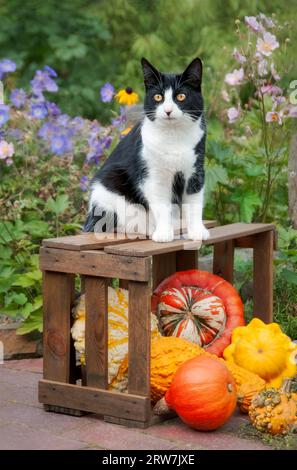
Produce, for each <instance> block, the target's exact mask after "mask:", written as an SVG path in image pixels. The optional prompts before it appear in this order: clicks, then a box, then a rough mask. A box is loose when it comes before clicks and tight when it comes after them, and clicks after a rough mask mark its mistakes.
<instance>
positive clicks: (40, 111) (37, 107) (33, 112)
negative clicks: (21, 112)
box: [29, 102, 47, 119]
mask: <svg viewBox="0 0 297 470" xmlns="http://www.w3.org/2000/svg"><path fill="white" fill-rule="evenodd" d="M29 115H30V116H31V117H32V118H34V119H44V118H45V117H46V116H47V107H46V105H45V103H43V102H41V103H32V104H31V106H30V111H29Z"/></svg>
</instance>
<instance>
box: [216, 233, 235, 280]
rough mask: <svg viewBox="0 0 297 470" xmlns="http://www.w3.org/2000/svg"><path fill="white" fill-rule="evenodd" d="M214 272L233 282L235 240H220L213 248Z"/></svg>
mask: <svg viewBox="0 0 297 470" xmlns="http://www.w3.org/2000/svg"><path fill="white" fill-rule="evenodd" d="M213 250H214V251H213V273H214V274H217V275H218V276H221V277H222V278H224V279H225V280H226V281H228V282H230V283H231V284H232V283H233V271H234V240H228V241H225V242H219V243H216V244H215V245H214V248H213Z"/></svg>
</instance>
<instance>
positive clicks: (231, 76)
mask: <svg viewBox="0 0 297 470" xmlns="http://www.w3.org/2000/svg"><path fill="white" fill-rule="evenodd" d="M243 78H244V71H243V68H242V67H241V68H240V69H239V70H237V69H235V70H233V72H231V73H227V75H226V76H225V82H226V83H228V85H240V84H241V82H242V80H243Z"/></svg>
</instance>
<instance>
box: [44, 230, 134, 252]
mask: <svg viewBox="0 0 297 470" xmlns="http://www.w3.org/2000/svg"><path fill="white" fill-rule="evenodd" d="M125 241H127V242H129V241H131V240H129V238H127V236H126V235H125V234H123V233H94V232H87V233H81V234H79V235H69V236H66V237H58V238H46V239H45V240H43V241H42V246H44V247H48V248H62V249H63V250H73V251H81V250H98V249H100V248H104V246H107V245H113V244H117V243H125Z"/></svg>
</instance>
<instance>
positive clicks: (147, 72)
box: [141, 57, 161, 86]
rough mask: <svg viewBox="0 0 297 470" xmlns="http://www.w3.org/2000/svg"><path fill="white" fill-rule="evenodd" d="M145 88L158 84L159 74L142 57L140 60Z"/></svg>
mask: <svg viewBox="0 0 297 470" xmlns="http://www.w3.org/2000/svg"><path fill="white" fill-rule="evenodd" d="M141 65H142V70H143V77H144V84H145V86H153V85H157V84H158V83H159V82H160V79H161V77H160V72H159V71H158V70H157V69H155V67H154V66H153V65H152V64H151V63H150V62H149V61H148V60H147V59H145V58H144V57H142V59H141Z"/></svg>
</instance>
